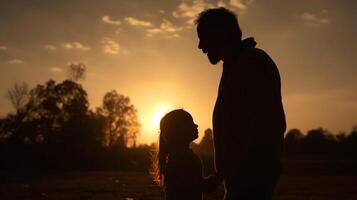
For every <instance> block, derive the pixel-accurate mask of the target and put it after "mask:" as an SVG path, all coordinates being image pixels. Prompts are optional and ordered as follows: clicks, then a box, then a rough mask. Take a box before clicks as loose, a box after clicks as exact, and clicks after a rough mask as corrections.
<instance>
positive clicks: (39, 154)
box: [0, 63, 149, 169]
mask: <svg viewBox="0 0 357 200" xmlns="http://www.w3.org/2000/svg"><path fill="white" fill-rule="evenodd" d="M85 71H86V68H85V65H84V64H81V63H79V64H71V65H70V66H69V70H68V79H67V80H64V81H62V82H58V83H57V82H56V81H54V80H51V79H50V80H48V81H47V82H46V83H45V84H38V85H36V86H35V87H34V88H31V89H29V87H28V85H27V84H26V83H22V84H18V83H16V84H15V85H14V87H13V88H10V89H9V90H8V97H9V100H10V102H11V103H12V105H13V107H14V109H15V113H10V114H8V115H7V116H5V117H3V118H1V119H0V163H1V166H0V168H5V169H16V168H17V169H18V168H20V169H32V168H33V169H36V168H37V169H83V168H84V169H105V168H108V169H126V168H128V169H132V168H135V167H139V166H142V163H140V162H146V164H145V165H148V163H147V162H149V159H146V160H145V159H142V158H137V157H138V156H135V155H136V154H145V153H146V154H149V152H145V151H146V149H145V150H143V148H142V147H136V140H137V137H138V134H139V132H140V124H139V122H138V118H137V110H136V108H135V107H134V105H133V104H132V103H131V102H130V98H129V97H128V96H125V95H122V94H119V93H118V92H117V91H116V90H112V91H109V92H107V93H106V94H105V95H104V97H103V100H102V105H101V106H99V107H97V108H96V109H90V108H89V101H88V95H87V92H86V91H85V89H84V88H83V87H82V85H81V84H80V83H79V81H80V80H82V79H83V78H84V76H85ZM147 157H149V156H148V155H147Z"/></svg>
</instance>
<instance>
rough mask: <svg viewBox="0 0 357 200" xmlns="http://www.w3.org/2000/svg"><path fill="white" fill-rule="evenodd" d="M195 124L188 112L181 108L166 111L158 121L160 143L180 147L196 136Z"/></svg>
mask: <svg viewBox="0 0 357 200" xmlns="http://www.w3.org/2000/svg"><path fill="white" fill-rule="evenodd" d="M197 127H198V126H197V124H195V123H194V122H193V118H192V116H191V115H190V113H188V112H186V111H185V110H183V109H177V110H173V111H171V112H169V113H167V114H166V115H165V116H164V117H162V118H161V121H160V145H161V142H165V143H167V144H169V145H170V146H172V147H176V148H180V147H181V145H187V144H189V143H191V142H192V141H193V140H195V139H196V138H197V137H198V130H197Z"/></svg>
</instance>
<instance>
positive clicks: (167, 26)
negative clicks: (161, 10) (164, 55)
mask: <svg viewBox="0 0 357 200" xmlns="http://www.w3.org/2000/svg"><path fill="white" fill-rule="evenodd" d="M182 29H183V27H180V26H174V25H173V24H172V22H170V21H169V20H167V19H163V20H162V22H161V24H160V26H159V27H156V28H150V29H147V30H146V31H147V35H148V36H152V35H154V34H158V33H167V34H170V35H171V36H174V35H175V37H179V34H177V32H179V31H181V30H182Z"/></svg>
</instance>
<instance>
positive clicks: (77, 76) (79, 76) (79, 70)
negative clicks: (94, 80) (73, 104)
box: [68, 63, 86, 82]
mask: <svg viewBox="0 0 357 200" xmlns="http://www.w3.org/2000/svg"><path fill="white" fill-rule="evenodd" d="M85 72H86V65H85V64H83V63H72V64H70V65H69V70H68V78H69V80H71V81H73V82H78V81H79V80H83V79H84V78H85Z"/></svg>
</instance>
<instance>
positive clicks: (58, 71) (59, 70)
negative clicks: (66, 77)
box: [50, 67, 63, 73]
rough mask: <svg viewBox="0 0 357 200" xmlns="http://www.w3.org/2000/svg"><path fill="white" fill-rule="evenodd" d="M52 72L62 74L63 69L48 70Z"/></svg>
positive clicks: (52, 68) (53, 68)
mask: <svg viewBox="0 0 357 200" xmlns="http://www.w3.org/2000/svg"><path fill="white" fill-rule="evenodd" d="M50 70H51V71H52V72H56V73H62V72H63V69H62V68H59V67H51V69H50Z"/></svg>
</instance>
